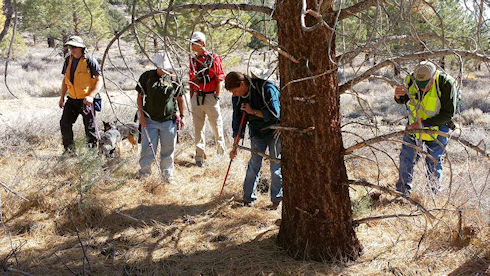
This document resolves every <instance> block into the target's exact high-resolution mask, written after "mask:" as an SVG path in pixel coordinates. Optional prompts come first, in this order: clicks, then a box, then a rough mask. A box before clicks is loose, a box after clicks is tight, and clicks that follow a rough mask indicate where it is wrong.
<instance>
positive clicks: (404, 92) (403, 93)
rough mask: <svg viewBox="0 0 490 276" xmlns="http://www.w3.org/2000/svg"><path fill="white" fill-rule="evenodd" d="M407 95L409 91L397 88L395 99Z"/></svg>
mask: <svg viewBox="0 0 490 276" xmlns="http://www.w3.org/2000/svg"><path fill="white" fill-rule="evenodd" d="M405 95H407V89H406V88H405V87H401V86H397V87H396V88H395V97H396V98H397V99H398V98H400V97H402V96H405Z"/></svg>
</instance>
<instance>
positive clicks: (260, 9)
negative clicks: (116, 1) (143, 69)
mask: <svg viewBox="0 0 490 276" xmlns="http://www.w3.org/2000/svg"><path fill="white" fill-rule="evenodd" d="M192 9H193V10H206V11H207V10H237V9H238V10H243V11H255V12H261V13H264V14H266V15H270V16H272V13H273V11H274V10H273V9H271V8H270V7H267V6H260V5H249V4H224V3H222V4H185V5H177V6H172V7H168V8H166V9H161V10H156V11H153V12H150V13H147V14H144V15H142V16H140V17H138V18H136V19H134V20H132V21H131V23H130V24H128V25H126V27H124V28H123V29H122V30H121V31H119V32H118V33H116V34H115V35H114V37H113V38H112V39H111V41H109V43H108V44H107V47H106V49H105V51H104V56H103V57H102V62H101V68H102V70H103V69H104V62H105V59H106V57H107V54H108V52H109V49H110V48H111V46H112V44H113V43H114V42H115V41H116V40H117V39H118V38H119V37H121V35H122V34H124V33H125V32H127V31H128V30H129V29H130V28H133V26H134V25H136V24H137V23H140V22H142V21H143V20H145V19H147V18H150V17H153V16H156V15H159V14H163V13H167V12H170V11H174V12H176V11H181V10H192ZM102 77H104V74H103V72H102Z"/></svg>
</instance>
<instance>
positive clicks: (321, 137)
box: [275, 0, 361, 262]
mask: <svg viewBox="0 0 490 276" xmlns="http://www.w3.org/2000/svg"><path fill="white" fill-rule="evenodd" d="M307 2H308V7H315V1H313V0H308V1H307ZM323 3H324V5H325V7H324V8H325V9H326V11H330V12H331V11H333V0H329V1H324V2H323ZM300 12H301V1H297V0H283V1H278V2H277V5H276V13H275V19H276V20H277V25H278V36H279V45H281V47H284V48H285V49H287V51H288V52H289V53H290V54H292V55H293V56H295V57H298V58H300V59H301V62H300V63H299V64H296V63H293V62H291V61H290V60H288V59H287V58H285V57H283V56H280V57H279V69H280V72H281V87H284V86H285V85H286V84H287V83H289V82H290V81H292V80H297V79H301V78H305V77H311V76H314V75H317V74H321V73H324V72H325V71H327V70H329V69H331V68H334V66H335V64H334V63H333V62H332V60H333V61H335V44H334V41H335V37H332V38H331V35H332V33H331V32H330V31H329V30H328V29H327V28H325V27H320V28H317V29H316V30H314V31H310V32H305V31H303V29H302V27H301V25H300ZM334 17H335V16H331V17H330V18H325V20H326V21H327V22H328V23H329V24H330V26H332V25H333V21H334V20H335V18H334ZM316 22H317V21H316V19H313V18H308V17H307V22H306V23H307V25H308V26H312V25H314V24H315V23H316ZM329 41H331V43H332V44H330V45H329ZM329 46H330V47H331V50H330V57H331V59H330V58H329V52H328V47H329ZM294 97H302V98H308V99H312V100H313V101H314V103H312V102H313V101H307V103H302V102H300V101H296V100H294ZM339 99H340V97H339V90H338V79H337V71H336V70H334V71H333V72H332V73H330V74H325V75H322V76H320V77H317V78H314V79H310V80H306V81H301V82H296V83H293V84H290V85H288V86H286V87H285V88H284V89H282V90H281V125H283V126H287V127H295V128H300V129H305V128H308V127H311V126H313V127H314V128H315V129H314V130H313V131H311V132H306V134H300V132H294V131H287V132H284V133H282V135H281V139H282V140H281V142H282V159H281V160H282V161H281V163H282V172H283V187H284V199H283V210H282V212H283V214H282V222H281V228H280V230H279V235H278V243H279V244H280V245H281V246H282V247H284V248H286V249H287V251H288V252H289V253H290V254H291V255H292V256H294V257H296V258H301V259H312V260H319V261H327V262H328V261H335V260H339V259H344V258H349V259H355V258H356V257H357V256H358V255H359V253H360V251H361V245H360V244H359V241H358V239H357V237H356V234H355V232H354V229H353V225H352V210H351V203H350V198H349V191H348V187H347V185H345V183H346V181H347V173H346V168H345V164H344V160H343V151H344V148H343V144H342V136H341V132H340V125H341V115H340V102H339V101H340V100H339ZM308 103H309V104H308Z"/></svg>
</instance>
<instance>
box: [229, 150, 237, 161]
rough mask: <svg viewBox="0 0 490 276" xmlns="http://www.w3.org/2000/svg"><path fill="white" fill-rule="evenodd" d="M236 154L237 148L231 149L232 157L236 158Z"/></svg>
mask: <svg viewBox="0 0 490 276" xmlns="http://www.w3.org/2000/svg"><path fill="white" fill-rule="evenodd" d="M235 156H236V149H235V148H233V149H232V150H231V151H230V159H234V158H235Z"/></svg>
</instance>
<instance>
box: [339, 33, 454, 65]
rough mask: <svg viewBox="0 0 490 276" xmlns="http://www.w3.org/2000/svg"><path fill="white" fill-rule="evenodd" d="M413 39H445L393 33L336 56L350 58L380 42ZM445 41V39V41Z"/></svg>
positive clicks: (375, 46)
mask: <svg viewBox="0 0 490 276" xmlns="http://www.w3.org/2000/svg"><path fill="white" fill-rule="evenodd" d="M413 39H427V40H428V39H431V40H440V41H445V39H444V38H443V37H441V36H438V35H431V34H422V35H417V36H416V37H415V36H413V35H394V36H388V37H382V38H378V39H376V40H372V41H369V42H368V43H366V44H365V45H363V46H360V47H358V48H356V49H355V50H352V51H349V52H346V53H343V54H340V55H338V56H337V59H338V60H341V59H342V60H350V59H352V58H354V57H356V56H357V55H358V54H360V53H362V52H365V51H368V50H372V49H375V48H377V47H379V46H380V45H382V44H386V43H397V44H402V43H404V42H410V41H413ZM446 42H447V41H446ZM448 44H449V46H451V47H452V44H450V43H448Z"/></svg>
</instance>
